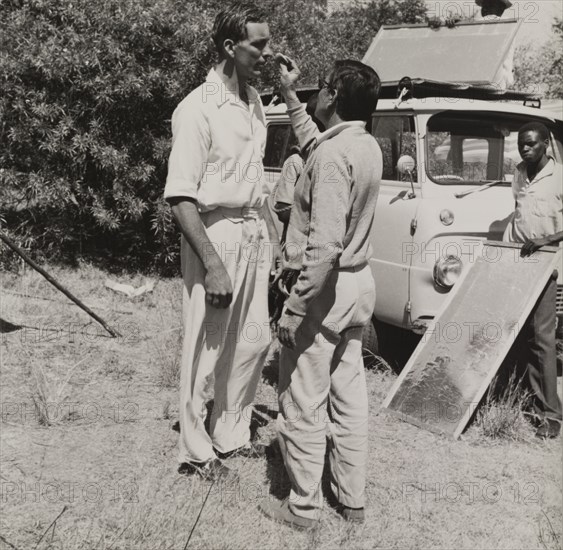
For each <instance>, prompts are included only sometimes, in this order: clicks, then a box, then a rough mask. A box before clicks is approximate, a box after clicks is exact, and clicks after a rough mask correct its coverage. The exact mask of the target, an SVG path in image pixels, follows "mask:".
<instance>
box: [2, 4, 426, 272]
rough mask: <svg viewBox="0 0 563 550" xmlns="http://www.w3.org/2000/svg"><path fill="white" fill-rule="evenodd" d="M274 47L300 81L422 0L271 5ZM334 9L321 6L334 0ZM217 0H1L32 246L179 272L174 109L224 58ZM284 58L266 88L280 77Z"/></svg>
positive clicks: (413, 14)
mask: <svg viewBox="0 0 563 550" xmlns="http://www.w3.org/2000/svg"><path fill="white" fill-rule="evenodd" d="M262 5H263V6H264V7H265V9H266V10H268V12H269V13H270V14H271V18H270V21H269V22H270V27H271V32H272V35H273V39H274V46H275V47H276V48H278V49H279V50H282V51H285V52H287V53H289V54H290V55H292V56H294V57H295V58H296V59H298V60H300V62H301V65H302V68H303V75H304V79H303V81H304V82H306V81H309V82H313V81H315V79H316V75H317V73H318V71H319V68H322V67H326V66H327V65H328V64H329V63H330V61H332V60H333V59H335V58H337V57H354V56H355V57H361V55H362V54H363V52H365V50H366V48H367V46H368V45H369V42H370V41H371V39H372V38H373V35H374V34H375V32H376V30H377V28H378V27H379V25H380V24H382V23H396V22H399V21H401V20H402V21H404V22H415V21H421V20H422V18H423V15H424V2H423V0H416V1H413V0H402V1H391V0H381V1H378V2H371V3H369V4H367V6H366V5H360V4H353V5H352V6H351V7H349V8H346V10H345V11H340V12H334V13H332V14H329V13H328V12H327V10H326V3H324V4H323V2H310V1H307V0H286V1H285V2H284V1H280V0H277V1H273V0H266V1H265V2H263V3H262ZM323 5H324V7H323ZM222 6H223V2H220V1H218V0H206V1H202V0H200V1H196V0H11V1H5V2H2V4H0V14H1V16H2V21H3V23H4V24H3V31H4V32H3V35H2V38H1V45H2V51H3V52H4V53H3V55H2V57H1V58H0V74H1V77H0V78H1V86H2V88H1V92H2V93H1V97H0V115H1V118H2V125H1V127H0V140H1V141H0V143H1V151H0V165H1V166H2V169H1V170H0V200H1V204H2V206H1V210H0V219H3V222H4V223H3V224H2V226H3V229H4V230H5V231H6V230H7V231H8V233H9V234H10V235H11V236H12V237H13V238H15V239H16V240H17V241H19V242H20V243H21V242H26V243H28V245H29V248H30V249H31V250H32V251H33V252H34V253H35V254H40V255H44V256H45V257H47V258H49V259H56V260H63V259H64V260H67V261H72V260H74V259H76V258H78V257H80V256H88V257H91V258H92V257H93V258H96V259H97V260H102V261H105V262H106V263H107V264H108V265H109V266H115V267H119V268H121V267H130V268H142V267H144V268H159V269H160V270H161V271H163V272H167V271H168V272H172V271H174V272H175V271H176V270H177V264H178V262H177V255H178V250H179V247H178V232H177V230H176V229H175V227H174V226H173V223H172V218H171V214H170V211H169V208H168V206H167V205H166V204H165V203H164V202H163V200H162V190H163V186H164V182H165V179H166V169H167V158H168V153H169V146H170V145H169V143H170V117H171V115H172V112H173V110H174V108H175V106H176V105H177V104H178V102H179V101H181V99H182V98H183V97H184V96H185V95H186V94H187V93H189V91H190V90H192V89H193V88H194V87H196V86H197V85H198V84H199V83H201V82H202V81H203V80H204V78H205V76H206V74H207V72H208V70H209V68H210V67H211V65H212V64H213V61H214V50H213V47H212V44H211V41H210V38H209V34H210V28H211V25H212V21H213V17H214V15H215V12H216V11H217V9H218V8H220V7H222ZM275 73H276V69H275V67H273V65H272V66H271V67H270V68H269V70H268V71H267V72H266V73H265V74H264V77H263V81H262V82H260V83H258V84H257V87H259V88H260V87H268V86H271V85H273V84H275V78H276V76H275Z"/></svg>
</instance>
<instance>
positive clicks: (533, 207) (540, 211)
mask: <svg viewBox="0 0 563 550" xmlns="http://www.w3.org/2000/svg"><path fill="white" fill-rule="evenodd" d="M512 194H513V195H514V200H515V201H516V209H515V211H514V213H513V214H512V218H511V219H510V222H509V223H508V226H507V227H506V230H505V232H504V236H503V240H504V241H509V242H513V243H524V242H526V241H527V240H529V239H536V238H541V237H546V236H547V235H553V234H554V233H558V232H559V231H563V170H562V167H561V165H560V164H557V163H556V162H555V161H554V160H553V158H551V157H550V159H549V161H548V163H547V164H546V165H545V166H544V167H543V169H542V170H540V172H539V173H538V174H537V175H536V177H535V178H534V179H533V180H532V181H529V179H528V173H527V171H526V164H525V163H524V162H521V163H520V164H519V165H518V166H517V169H516V173H515V174H514V180H513V181H512Z"/></svg>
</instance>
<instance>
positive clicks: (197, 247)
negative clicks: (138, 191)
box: [169, 197, 233, 308]
mask: <svg viewBox="0 0 563 550" xmlns="http://www.w3.org/2000/svg"><path fill="white" fill-rule="evenodd" d="M169 203H170V206H171V208H172V214H173V215H174V218H175V219H176V222H177V223H178V225H179V226H180V231H181V232H182V235H184V238H185V239H186V241H187V242H188V244H189V245H190V247H191V248H192V250H193V251H194V252H195V254H196V256H197V257H198V258H199V260H200V261H201V263H202V265H203V269H204V271H205V276H204V281H203V286H204V288H205V299H206V300H207V302H208V303H209V304H211V305H212V306H213V307H216V308H226V307H228V306H229V305H230V303H231V301H232V298H233V286H232V282H231V279H230V277H229V274H228V273H227V270H226V268H225V265H224V264H223V262H222V260H221V258H220V257H219V254H218V253H217V247H216V246H215V243H212V242H211V241H210V240H209V235H208V234H207V231H206V230H205V227H204V225H203V222H202V221H201V217H200V215H199V211H198V209H197V206H196V204H195V202H193V201H191V200H190V199H186V198H183V197H180V198H172V199H169Z"/></svg>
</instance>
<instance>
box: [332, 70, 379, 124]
mask: <svg viewBox="0 0 563 550" xmlns="http://www.w3.org/2000/svg"><path fill="white" fill-rule="evenodd" d="M328 84H329V86H330V88H331V89H333V90H336V91H337V92H338V95H337V97H336V114H337V115H338V116H339V117H340V118H341V119H342V120H363V121H367V120H369V119H370V117H371V115H372V113H373V112H374V111H375V108H376V107H377V100H378V98H379V91H380V89H381V80H380V79H379V76H378V74H377V73H376V72H375V71H374V70H373V69H372V68H371V67H368V66H367V65H365V64H364V63H361V62H360V61H355V60H354V59H339V60H337V61H335V62H334V65H333V68H332V71H331V73H330V75H329V81H328Z"/></svg>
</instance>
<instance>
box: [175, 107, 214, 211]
mask: <svg viewBox="0 0 563 550" xmlns="http://www.w3.org/2000/svg"><path fill="white" fill-rule="evenodd" d="M210 147H211V133H210V130H209V122H208V120H207V117H206V116H205V113H204V111H203V109H202V106H201V105H198V104H197V103H195V102H190V101H184V102H183V103H182V104H180V105H179V106H178V107H177V108H176V110H175V111H174V114H173V115H172V150H171V152H170V157H169V159H168V177H167V178H166V186H165V188H164V198H165V199H169V198H172V197H186V198H191V199H194V200H197V193H198V189H199V186H200V183H201V179H202V177H203V174H204V172H205V169H206V165H207V160H208V154H209V149H210Z"/></svg>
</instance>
